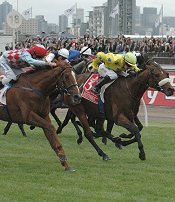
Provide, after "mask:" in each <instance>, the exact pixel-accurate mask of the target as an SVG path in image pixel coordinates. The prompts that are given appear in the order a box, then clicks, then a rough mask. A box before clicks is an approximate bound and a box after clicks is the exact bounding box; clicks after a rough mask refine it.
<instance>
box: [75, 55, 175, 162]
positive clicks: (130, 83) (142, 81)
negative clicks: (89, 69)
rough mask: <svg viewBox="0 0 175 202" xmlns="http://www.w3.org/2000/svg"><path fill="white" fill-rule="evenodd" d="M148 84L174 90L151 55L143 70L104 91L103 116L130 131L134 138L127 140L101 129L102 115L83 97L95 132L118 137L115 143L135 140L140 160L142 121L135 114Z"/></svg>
mask: <svg viewBox="0 0 175 202" xmlns="http://www.w3.org/2000/svg"><path fill="white" fill-rule="evenodd" d="M87 77H88V75H83V76H79V78H78V79H77V82H78V84H79V85H80V84H82V83H84V82H85V81H86V79H87ZM148 87H152V88H154V89H156V90H159V91H161V92H162V93H164V94H165V95H167V96H171V95H173V92H174V88H173V87H172V86H171V84H170V80H169V78H168V73H167V72H166V71H165V70H163V69H162V68H161V67H160V65H158V64H157V63H155V62H154V61H153V60H152V59H149V60H147V61H145V64H144V67H143V70H142V71H141V72H140V73H139V74H137V75H136V77H131V78H119V79H117V80H116V81H115V82H114V83H113V84H112V85H111V86H109V87H108V88H107V89H106V92H105V95H104V99H105V104H104V107H105V115H106V119H107V120H108V121H109V122H110V123H115V124H116V125H120V126H122V127H124V128H126V129H127V130H128V131H129V132H130V133H131V134H129V135H128V137H129V138H132V137H133V136H134V138H133V139H131V140H128V141H123V140H121V138H114V137H113V136H111V134H109V133H108V132H106V131H104V127H103V124H104V120H105V119H104V118H102V117H100V113H99V109H98V106H97V105H95V104H93V103H91V102H89V101H88V100H85V99H82V105H83V108H84V110H85V113H86V114H87V116H88V117H89V119H91V117H92V118H93V120H95V121H96V124H95V126H94V127H95V131H96V133H97V134H101V136H105V137H108V138H109V139H111V140H112V141H113V142H115V141H117V145H118V144H120V145H122V146H126V145H129V144H132V143H134V142H137V143H138V148H139V150H140V152H139V158H140V159H141V160H144V159H145V152H144V149H143V144H142V142H141V134H140V130H141V129H142V125H141V124H140V122H139V119H138V117H137V114H138V111H139V105H140V100H141V98H142V96H143V94H144V92H145V91H146V90H147V89H148ZM136 124H137V125H138V126H137V125H136ZM114 140H115V141H114ZM81 141H82V137H81V136H80V137H79V140H78V142H79V143H80V142H81ZM115 143H116V142H115Z"/></svg>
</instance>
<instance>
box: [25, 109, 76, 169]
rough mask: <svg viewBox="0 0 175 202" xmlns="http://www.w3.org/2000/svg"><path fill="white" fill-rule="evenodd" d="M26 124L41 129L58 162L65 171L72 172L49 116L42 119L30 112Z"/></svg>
mask: <svg viewBox="0 0 175 202" xmlns="http://www.w3.org/2000/svg"><path fill="white" fill-rule="evenodd" d="M26 124H29V125H35V126H38V127H40V128H42V129H43V131H44V134H45V136H46V138H47V140H48V141H49V143H50V145H51V147H52V149H53V150H54V151H55V153H56V155H57V156H58V157H59V160H60V162H61V164H62V166H64V168H65V170H70V171H73V170H71V168H70V166H69V164H68V163H67V159H66V155H65V153H64V149H63V147H62V145H61V143H60V140H59V138H58V136H57V134H56V130H55V128H54V126H53V125H52V124H51V120H50V118H49V115H48V116H47V117H46V118H45V119H44V118H42V117H40V116H39V115H37V114H36V113H34V112H30V115H29V116H28V120H27V122H26Z"/></svg>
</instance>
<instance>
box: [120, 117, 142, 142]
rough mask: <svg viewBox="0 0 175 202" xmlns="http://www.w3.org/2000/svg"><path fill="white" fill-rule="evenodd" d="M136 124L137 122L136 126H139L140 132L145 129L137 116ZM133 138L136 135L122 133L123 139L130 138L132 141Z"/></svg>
mask: <svg viewBox="0 0 175 202" xmlns="http://www.w3.org/2000/svg"><path fill="white" fill-rule="evenodd" d="M134 122H135V124H136V125H137V127H138V129H139V131H141V130H142V129H143V125H142V123H141V122H140V120H139V118H138V117H137V116H135V118H134ZM133 136H134V135H133V134H131V133H130V134H125V133H122V134H121V135H120V137H121V138H130V139H131V138H132V137H133Z"/></svg>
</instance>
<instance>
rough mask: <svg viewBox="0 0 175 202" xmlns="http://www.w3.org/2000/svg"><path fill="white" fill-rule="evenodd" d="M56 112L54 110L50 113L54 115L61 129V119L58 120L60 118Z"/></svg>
mask: <svg viewBox="0 0 175 202" xmlns="http://www.w3.org/2000/svg"><path fill="white" fill-rule="evenodd" d="M55 110H56V109H52V110H51V111H50V113H51V114H52V116H53V118H54V119H55V121H56V122H57V124H58V126H59V127H60V126H61V121H60V119H59V118H58V116H57V115H56V113H55Z"/></svg>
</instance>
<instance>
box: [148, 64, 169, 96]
mask: <svg viewBox="0 0 175 202" xmlns="http://www.w3.org/2000/svg"><path fill="white" fill-rule="evenodd" d="M149 61H151V60H148V61H147V63H148V62H149ZM153 63H154V64H155V65H157V66H159V64H157V63H156V62H155V61H153ZM155 69H156V67H154V68H152V69H149V77H152V79H153V83H154V84H153V86H154V88H155V89H156V90H158V91H160V92H163V91H164V89H163V88H162V86H164V85H165V84H166V83H170V78H164V79H162V80H161V81H159V82H158V81H157V79H156V77H155V75H154V74H153V71H154V70H155ZM167 75H168V74H167Z"/></svg>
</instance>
